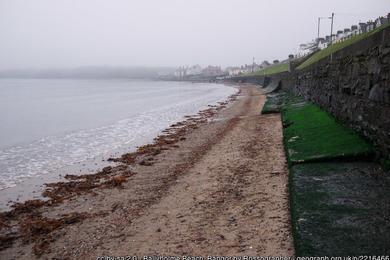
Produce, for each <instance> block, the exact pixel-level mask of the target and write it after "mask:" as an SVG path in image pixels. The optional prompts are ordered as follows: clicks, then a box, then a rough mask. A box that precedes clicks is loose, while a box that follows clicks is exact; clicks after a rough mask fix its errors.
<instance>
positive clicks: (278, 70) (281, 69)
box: [243, 63, 288, 77]
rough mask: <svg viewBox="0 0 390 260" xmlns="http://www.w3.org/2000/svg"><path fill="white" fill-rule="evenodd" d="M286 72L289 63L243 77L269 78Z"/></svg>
mask: <svg viewBox="0 0 390 260" xmlns="http://www.w3.org/2000/svg"><path fill="white" fill-rule="evenodd" d="M286 71H288V63H279V64H276V65H272V66H269V67H267V68H265V69H262V70H259V71H256V72H253V73H249V74H246V75H243V76H248V77H250V76H269V75H272V74H277V73H281V72H286Z"/></svg>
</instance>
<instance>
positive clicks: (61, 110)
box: [0, 79, 236, 190]
mask: <svg viewBox="0 0 390 260" xmlns="http://www.w3.org/2000/svg"><path fill="white" fill-rule="evenodd" d="M235 92H236V89H234V88H232V87H228V86H225V85H221V84H212V83H189V82H167V81H142V80H137V81H135V80H119V79H115V80H71V79H0V190H2V189H6V188H9V187H13V186H16V185H18V183H21V182H23V181H24V180H26V179H27V178H31V177H34V176H43V175H45V174H49V173H53V172H56V171H58V170H59V169H61V168H63V167H66V166H70V165H73V164H76V163H80V162H83V161H86V160H89V159H93V158H100V159H102V160H104V159H107V158H108V157H110V156H112V155H114V154H116V155H119V154H118V151H132V150H135V148H136V147H137V146H139V145H142V144H144V143H148V142H151V141H152V140H153V138H154V137H156V136H157V135H158V134H159V133H160V132H161V131H162V130H163V129H165V128H167V127H169V125H171V124H172V123H174V122H177V121H180V120H183V119H184V116H185V115H190V114H195V113H196V112H197V111H199V110H200V109H204V108H206V107H207V105H209V104H216V103H217V102H219V101H222V100H225V99H226V98H227V97H228V96H229V95H231V94H233V93H235Z"/></svg>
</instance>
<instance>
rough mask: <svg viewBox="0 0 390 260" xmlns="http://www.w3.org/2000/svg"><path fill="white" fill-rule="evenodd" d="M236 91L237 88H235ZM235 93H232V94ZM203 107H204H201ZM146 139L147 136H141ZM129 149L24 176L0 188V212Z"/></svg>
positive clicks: (92, 170) (108, 162) (95, 169)
mask: <svg viewBox="0 0 390 260" xmlns="http://www.w3.org/2000/svg"><path fill="white" fill-rule="evenodd" d="M222 85H226V86H228V87H233V88H237V86H236V85H234V84H233V85H229V84H222ZM237 91H238V90H237ZM236 93H237V92H236ZM234 95H235V94H233V96H234ZM229 98H230V96H228V97H226V98H225V99H222V101H218V102H215V103H214V104H217V105H218V104H219V103H223V102H226V101H227V100H228V99H229ZM214 104H213V105H210V104H208V105H204V106H202V107H200V108H199V110H198V112H197V113H196V114H193V115H185V116H184V117H183V120H185V119H187V118H191V117H197V116H198V115H199V113H201V112H202V111H203V110H208V109H209V108H213V107H215V105H214ZM203 108H204V109H203ZM183 120H180V121H177V122H175V123H174V124H176V123H181V122H182V121H183ZM167 129H169V127H168V128H166V129H162V130H160V131H159V133H158V134H157V136H155V137H151V138H150V140H144V141H140V142H136V143H137V144H138V145H136V146H135V147H133V148H132V149H130V151H136V150H137V149H138V147H142V146H144V145H145V144H151V143H153V142H154V139H156V138H158V137H159V136H160V135H162V134H164V132H165V131H166V130H167ZM143 139H147V138H143ZM128 151H129V149H128V148H126V147H122V148H120V149H117V150H112V151H110V152H109V153H107V154H102V155H99V156H98V157H95V158H92V159H87V160H83V161H80V162H76V163H74V164H72V165H66V166H62V167H61V168H58V169H57V170H55V171H52V172H49V173H47V174H42V175H37V176H32V177H29V178H26V179H25V180H23V181H22V182H19V183H18V184H17V185H16V186H13V187H9V188H5V189H1V190H0V198H1V200H0V213H1V212H5V211H9V210H12V207H11V206H12V205H14V204H19V203H24V202H25V201H28V200H36V199H39V200H47V198H46V197H44V196H43V195H42V193H43V192H44V191H45V189H46V188H47V187H46V184H47V183H54V182H65V181H67V179H66V178H65V176H66V175H69V174H72V175H73V174H74V175H88V174H94V173H96V172H99V171H101V170H102V169H103V168H104V167H108V166H110V167H115V166H117V164H118V163H115V162H114V161H113V160H110V158H111V159H112V158H113V157H121V156H122V155H124V154H126V153H129V152H128Z"/></svg>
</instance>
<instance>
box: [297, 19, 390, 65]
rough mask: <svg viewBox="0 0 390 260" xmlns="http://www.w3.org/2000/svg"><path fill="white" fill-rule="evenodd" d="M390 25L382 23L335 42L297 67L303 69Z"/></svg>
mask: <svg viewBox="0 0 390 260" xmlns="http://www.w3.org/2000/svg"><path fill="white" fill-rule="evenodd" d="M389 26H390V24H386V25H382V26H380V27H378V28H376V29H375V30H372V31H370V32H367V33H363V34H359V35H356V36H354V37H352V38H350V39H348V40H345V41H342V42H338V43H334V44H332V45H331V46H329V47H328V48H325V49H323V50H321V51H319V52H317V53H315V54H314V55H313V56H311V57H310V58H309V59H307V60H306V61H304V62H303V63H302V64H301V65H299V66H298V67H297V69H298V70H301V69H303V68H306V67H307V66H309V65H311V64H313V63H316V62H318V61H320V60H321V59H323V58H325V57H328V56H329V55H331V54H332V53H335V52H336V51H339V50H341V49H343V48H345V47H347V46H350V45H352V44H354V43H356V42H358V41H361V40H363V39H366V38H368V37H370V36H371V35H373V34H375V33H377V32H379V31H381V30H383V29H384V28H386V27H389Z"/></svg>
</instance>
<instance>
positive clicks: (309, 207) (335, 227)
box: [289, 162, 390, 256]
mask: <svg viewBox="0 0 390 260" xmlns="http://www.w3.org/2000/svg"><path fill="white" fill-rule="evenodd" d="M377 168H378V165H377V164H374V163H363V162H351V163H343V162H338V163H337V162H336V163H335V162H331V163H307V164H297V165H294V166H292V167H291V168H290V175H289V187H290V188H289V190H290V208H291V219H292V227H293V236H294V245H295V253H296V255H297V256H325V255H327V256H334V255H337V256H345V255H383V254H384V255H388V254H389V253H390V247H389V245H390V244H389V241H390V232H388V230H390V224H389V221H388V217H389V213H390V211H389V209H390V208H389V206H388V205H390V197H389V196H388V194H389V193H390V176H389V175H386V174H380V175H375V176H374V175H373V173H375V172H377Z"/></svg>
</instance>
